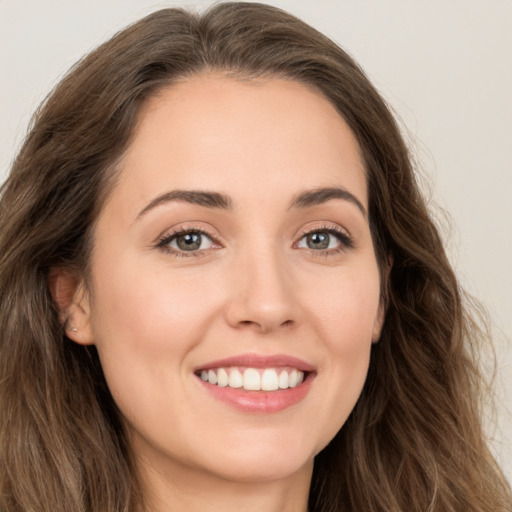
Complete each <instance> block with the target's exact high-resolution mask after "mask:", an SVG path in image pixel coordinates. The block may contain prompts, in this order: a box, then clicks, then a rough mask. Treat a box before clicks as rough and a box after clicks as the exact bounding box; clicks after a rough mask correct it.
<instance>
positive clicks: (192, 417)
mask: <svg viewBox="0 0 512 512" xmlns="http://www.w3.org/2000/svg"><path fill="white" fill-rule="evenodd" d="M119 167H120V178H119V181H118V183H117V184H116V186H115V188H114V190H113V192H112V194H111V196H110V198H109V200H108V201H107V203H106V205H105V206H104V208H103V211H102V212H101V214H100V216H99V219H98V222H97V225H96V228H95V242H94V247H93V251H92V271H91V272H92V275H91V287H90V293H89V294H87V295H86V296H84V298H82V302H81V303H80V308H77V310H76V311H75V312H74V313H73V315H72V320H73V322H74V323H75V325H76V326H77V327H78V328H79V329H78V332H76V333H69V334H70V336H71V337H72V338H74V339H75V341H77V342H79V343H83V344H95V345H96V346H97V349H98V352H99V355H100V359H101V364H102V366H103V370H104V373H105V377H106V379H107V382H108V385H109V388H110V390H111V392H112V395H113V397H114V400H115V401H116V403H117V405H118V407H119V410H120V411H121V414H122V419H123V421H124V424H125V427H126V429H127V431H128V434H129V439H130V444H131V447H132V449H133V451H134V453H135V455H136V457H137V459H138V460H139V463H140V464H141V466H142V467H146V468H147V467H151V468H152V470H154V471H157V472H158V473H159V474H171V475H173V474H178V472H181V474H186V473H187V474H188V473H189V472H190V471H192V473H197V472H202V473H205V474H209V475H215V476H220V477H222V478H224V479H230V480H239V481H268V480H272V479H281V478H285V477H288V476H290V475H294V474H295V475H296V474H300V473H301V472H302V473H304V472H308V474H309V472H310V471H311V468H312V461H313V457H314V456H315V455H316V454H317V453H318V452H319V451H320V450H321V449H322V448H324V447H325V446H326V444H327V443H328V442H329V441H330V440H331V439H332V437H333V436H334V435H335V434H336V432H337V431H338V430H339V429H340V427H341V426H342V425H343V423H344V422H345V420H346V419H347V417H348V415H349V414H350V412H351V410H352V409H353V407H354V405H355V403H356V401H357V399H358V396H359V394H360V392H361V389H362V386H363V383H364V380H365V377H366V374H367V369H368V363H369V355H370V347H371V343H372V340H376V339H377V338H378V336H379V331H380V328H381V323H382V311H381V308H380V304H379V288H380V287H379V272H378V267H377V262H376V259H375V254H374V248H373V245H372V239H371V236H370V229H369V224H368V216H367V211H368V204H367V187H366V179H365V170H364V167H363V164H362V162H361V155H360V152H359V147H358V144H357V142H356V140H355V138H354V136H353V134H352V133H351V131H350V130H349V128H348V127H347V125H346V124H345V122H344V121H343V120H342V118H341V117H340V116H339V115H338V114H337V112H336V111H335V109H334V108H333V106H332V105H331V104H330V103H329V102H328V101H327V100H326V99H325V98H324V97H322V96H321V95H319V94H318V93H316V92H313V91H312V90H310V89H308V88H306V87H305V86H303V85H301V84H298V83H295V82H292V81H284V80H277V79H272V80H266V81H250V82H247V81H237V80H235V79H230V78H226V77H222V76H200V77H194V78H190V79H187V80H183V81H182V82H180V83H178V84H175V85H173V86H171V87H169V88H167V89H164V90H162V91H161V92H160V93H159V94H158V95H157V96H156V97H154V98H152V99H151V100H149V101H148V103H147V104H146V106H145V108H144V110H143V112H142V114H141V117H140V122H139V123H138V125H137V127H136V130H135V133H134V138H133V140H132V142H131V144H130V146H129V147H128V149H127V151H126V153H125V154H124V156H123V158H122V161H121V162H120V164H119ZM301 381H302V382H301ZM261 386H263V388H264V389H259V388H261Z"/></svg>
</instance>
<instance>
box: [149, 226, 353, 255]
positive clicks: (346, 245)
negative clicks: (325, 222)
mask: <svg viewBox="0 0 512 512" xmlns="http://www.w3.org/2000/svg"><path fill="white" fill-rule="evenodd" d="M314 233H327V234H329V235H332V236H334V237H336V238H337V240H338V241H339V243H340V246H339V247H337V248H334V249H322V250H315V249H309V252H310V253H311V254H313V255H314V256H324V257H325V256H332V255H336V254H340V253H342V252H345V251H346V250H347V249H352V248H354V241H353V239H352V238H351V237H350V235H349V234H348V233H347V232H345V231H343V230H342V229H340V228H337V227H335V226H321V227H315V228H314V229H310V230H305V231H303V232H302V233H301V235H300V237H299V239H298V241H297V242H295V243H294V244H293V245H294V246H296V245H297V244H298V243H299V242H300V241H301V240H302V239H303V238H304V237H306V236H308V235H312V234H314ZM187 234H197V235H203V236H206V237H208V238H209V239H210V240H211V241H212V243H213V244H214V245H218V246H220V244H219V242H217V241H216V239H215V237H214V236H213V235H211V234H210V233H208V232H207V231H206V230H203V229H197V228H179V229H177V230H175V231H172V232H170V233H166V234H164V235H163V236H162V237H160V238H159V239H158V241H157V243H156V248H157V249H160V250H162V251H164V252H165V253H167V254H171V255H173V256H175V257H177V258H189V257H199V256H205V255H206V253H208V252H209V249H202V250H195V251H180V250H176V249H174V248H171V247H169V244H170V243H171V242H172V241H173V240H174V239H176V238H177V237H179V236H180V235H187Z"/></svg>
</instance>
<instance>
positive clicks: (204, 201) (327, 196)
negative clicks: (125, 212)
mask: <svg viewBox="0 0 512 512" xmlns="http://www.w3.org/2000/svg"><path fill="white" fill-rule="evenodd" d="M331 199H343V200H345V201H349V202H350V203H352V204H354V205H355V206H357V207H358V209H359V210H360V211H361V213H362V214H363V216H364V217H367V212H366V208H365V207H364V206H363V204H362V203H361V201H359V199H357V197H356V196H355V195H354V194H352V193H350V192H349V191H348V190H346V189H344V188H341V187H323V188H317V189H313V190H306V191H304V192H301V193H300V194H298V195H296V196H295V197H294V198H293V199H292V201H291V202H290V206H289V208H288V209H290V208H308V207H310V206H316V205H319V204H323V203H326V202H327V201H330V200H331ZM171 201H181V202H185V203H191V204H197V205H199V206H205V207H206V208H218V209H222V210H231V209H233V201H232V200H231V198H230V197H229V196H227V195H226V194H221V193H219V192H209V191H202V190H172V191H170V192H165V193H164V194H161V195H159V196H157V197H155V199H153V200H152V201H151V202H150V203H148V204H147V205H146V206H145V207H144V208H143V209H142V210H141V211H140V212H139V214H138V215H137V218H139V217H141V216H143V215H144V214H145V213H147V212H148V211H149V210H152V209H154V208H156V207H157V206H160V205H162V204H164V203H168V202H171Z"/></svg>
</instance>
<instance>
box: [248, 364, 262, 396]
mask: <svg viewBox="0 0 512 512" xmlns="http://www.w3.org/2000/svg"><path fill="white" fill-rule="evenodd" d="M244 389H247V390H248V391H259V390H260V389H261V377H260V373H259V372H258V370H256V369H254V368H247V369H246V370H245V372H244Z"/></svg>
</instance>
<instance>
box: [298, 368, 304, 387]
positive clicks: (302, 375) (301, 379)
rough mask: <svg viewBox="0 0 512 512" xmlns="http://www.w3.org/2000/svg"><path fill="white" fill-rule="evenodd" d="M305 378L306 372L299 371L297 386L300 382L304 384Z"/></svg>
mask: <svg viewBox="0 0 512 512" xmlns="http://www.w3.org/2000/svg"><path fill="white" fill-rule="evenodd" d="M303 380H304V372H301V371H300V370H299V371H298V372H297V386H298V385H299V384H302V381H303Z"/></svg>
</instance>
